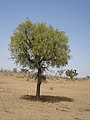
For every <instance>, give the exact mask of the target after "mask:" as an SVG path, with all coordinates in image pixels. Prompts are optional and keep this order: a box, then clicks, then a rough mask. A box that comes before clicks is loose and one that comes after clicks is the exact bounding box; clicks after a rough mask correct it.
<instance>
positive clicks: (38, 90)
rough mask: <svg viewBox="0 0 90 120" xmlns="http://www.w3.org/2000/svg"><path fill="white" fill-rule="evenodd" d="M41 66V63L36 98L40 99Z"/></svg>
mask: <svg viewBox="0 0 90 120" xmlns="http://www.w3.org/2000/svg"><path fill="white" fill-rule="evenodd" d="M41 75H42V72H41V66H40V63H39V68H38V73H37V89H36V99H37V100H40V86H41Z"/></svg>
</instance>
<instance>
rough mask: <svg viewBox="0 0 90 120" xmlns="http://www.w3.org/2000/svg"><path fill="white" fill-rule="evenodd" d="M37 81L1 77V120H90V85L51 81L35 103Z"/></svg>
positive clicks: (79, 81)
mask: <svg viewBox="0 0 90 120" xmlns="http://www.w3.org/2000/svg"><path fill="white" fill-rule="evenodd" d="M35 89H36V82H35V80H32V79H30V80H29V81H26V78H25V77H24V76H22V75H16V74H1V73H0V120H90V81H89V80H77V81H72V80H63V79H54V78H53V79H49V80H47V82H45V83H42V85H41V95H42V96H41V101H36V100H35Z"/></svg>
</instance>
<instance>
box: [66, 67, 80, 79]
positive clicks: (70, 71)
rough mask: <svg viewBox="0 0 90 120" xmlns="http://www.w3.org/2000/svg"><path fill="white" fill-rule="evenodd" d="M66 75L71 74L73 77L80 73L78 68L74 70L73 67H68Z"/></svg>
mask: <svg viewBox="0 0 90 120" xmlns="http://www.w3.org/2000/svg"><path fill="white" fill-rule="evenodd" d="M66 75H67V76H69V77H70V78H71V79H73V78H74V77H75V76H77V75H78V73H77V70H73V69H71V70H69V69H67V71H66Z"/></svg>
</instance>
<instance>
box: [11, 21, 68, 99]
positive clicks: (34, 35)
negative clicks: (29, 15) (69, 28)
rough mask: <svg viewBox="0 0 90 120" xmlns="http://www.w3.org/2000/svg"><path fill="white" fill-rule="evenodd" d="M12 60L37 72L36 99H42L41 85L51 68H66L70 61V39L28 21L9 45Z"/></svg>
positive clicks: (45, 26)
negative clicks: (48, 69) (47, 70)
mask: <svg viewBox="0 0 90 120" xmlns="http://www.w3.org/2000/svg"><path fill="white" fill-rule="evenodd" d="M9 50H10V52H11V58H12V59H14V60H15V62H16V64H19V65H21V66H22V67H28V68H29V69H34V70H35V71H37V89H36V99H37V100H39V99H40V85H41V82H42V80H43V79H45V76H44V77H43V72H44V71H45V70H46V69H47V68H48V67H49V66H52V67H54V66H56V67H58V68H59V67H60V66H65V65H67V64H68V60H69V59H70V55H69V52H70V49H69V46H68V37H67V36H66V35H65V32H63V31H59V30H58V29H54V28H53V27H52V26H51V25H49V26H47V25H46V24H44V23H32V22H31V21H30V20H29V19H27V20H26V21H25V22H24V23H22V24H19V25H18V27H17V28H16V30H15V31H14V33H13V36H11V42H10V44H9Z"/></svg>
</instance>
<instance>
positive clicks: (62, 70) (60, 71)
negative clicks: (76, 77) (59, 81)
mask: <svg viewBox="0 0 90 120" xmlns="http://www.w3.org/2000/svg"><path fill="white" fill-rule="evenodd" d="M64 71H65V70H64V69H60V70H58V71H57V72H58V74H59V76H60V77H61V76H62V74H63V73H64Z"/></svg>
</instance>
